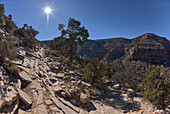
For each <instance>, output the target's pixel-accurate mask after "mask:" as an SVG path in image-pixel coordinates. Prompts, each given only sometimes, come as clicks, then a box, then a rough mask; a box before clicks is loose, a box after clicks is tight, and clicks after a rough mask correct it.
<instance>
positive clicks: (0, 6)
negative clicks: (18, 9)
mask: <svg viewBox="0 0 170 114" xmlns="http://www.w3.org/2000/svg"><path fill="white" fill-rule="evenodd" d="M4 12H5V7H4V4H0V16H3V15H4Z"/></svg>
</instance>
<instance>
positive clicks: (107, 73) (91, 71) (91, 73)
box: [82, 59, 114, 87]
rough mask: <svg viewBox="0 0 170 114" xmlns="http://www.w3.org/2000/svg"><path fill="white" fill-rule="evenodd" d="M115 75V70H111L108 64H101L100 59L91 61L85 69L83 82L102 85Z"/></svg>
mask: <svg viewBox="0 0 170 114" xmlns="http://www.w3.org/2000/svg"><path fill="white" fill-rule="evenodd" d="M113 74H114V70H113V69H112V68H109V67H108V66H107V64H106V63H103V62H100V61H99V59H91V60H90V62H89V63H88V64H87V66H86V67H85V69H84V75H83V78H82V79H83V80H85V81H87V82H89V83H90V84H92V85H96V84H97V85H100V87H102V85H103V84H104V83H105V81H106V80H107V79H110V78H111V77H112V76H113Z"/></svg>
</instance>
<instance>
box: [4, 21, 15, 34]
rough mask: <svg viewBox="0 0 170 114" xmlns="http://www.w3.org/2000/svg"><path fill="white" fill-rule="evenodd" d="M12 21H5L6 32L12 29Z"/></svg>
mask: <svg viewBox="0 0 170 114" xmlns="http://www.w3.org/2000/svg"><path fill="white" fill-rule="evenodd" d="M13 25H14V24H13V21H12V20H7V21H6V25H5V26H6V30H8V32H10V30H12V27H13Z"/></svg>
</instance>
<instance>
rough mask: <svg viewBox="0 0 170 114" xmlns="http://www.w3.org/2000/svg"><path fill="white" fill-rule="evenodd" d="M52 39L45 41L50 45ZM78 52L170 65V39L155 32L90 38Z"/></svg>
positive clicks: (84, 55)
mask: <svg viewBox="0 0 170 114" xmlns="http://www.w3.org/2000/svg"><path fill="white" fill-rule="evenodd" d="M49 42H50V41H43V43H44V44H46V45H49ZM77 53H78V54H79V55H80V56H81V57H85V58H99V59H100V60H104V61H107V62H113V61H115V60H118V59H121V60H122V61H123V60H124V61H141V62H146V63H150V64H159V65H165V66H170V41H169V40H167V39H166V38H164V37H160V36H157V35H155V34H151V33H146V34H144V35H141V36H139V37H137V38H133V39H126V38H112V39H101V40H90V41H88V42H87V43H86V44H85V45H84V46H83V47H78V49H77Z"/></svg>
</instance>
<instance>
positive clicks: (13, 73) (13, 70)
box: [9, 65, 19, 76]
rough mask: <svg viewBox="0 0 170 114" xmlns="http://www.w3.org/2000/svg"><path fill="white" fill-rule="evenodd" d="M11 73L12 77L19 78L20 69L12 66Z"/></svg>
mask: <svg viewBox="0 0 170 114" xmlns="http://www.w3.org/2000/svg"><path fill="white" fill-rule="evenodd" d="M9 72H10V74H11V75H13V76H17V74H18V72H19V70H18V68H17V66H16V65H11V66H10V67H9Z"/></svg>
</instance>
